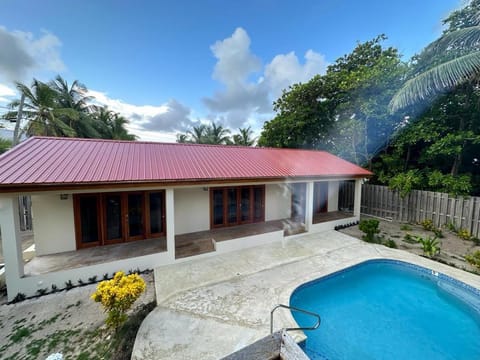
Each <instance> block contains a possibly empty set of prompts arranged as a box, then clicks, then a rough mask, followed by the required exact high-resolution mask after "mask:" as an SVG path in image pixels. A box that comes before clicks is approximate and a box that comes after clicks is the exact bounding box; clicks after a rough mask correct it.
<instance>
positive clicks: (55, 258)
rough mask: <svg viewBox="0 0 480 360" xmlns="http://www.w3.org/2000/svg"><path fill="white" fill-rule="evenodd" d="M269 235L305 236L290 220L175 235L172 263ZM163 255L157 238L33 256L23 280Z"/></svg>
mask: <svg viewBox="0 0 480 360" xmlns="http://www.w3.org/2000/svg"><path fill="white" fill-rule="evenodd" d="M351 217H352V213H349V212H343V211H336V212H330V213H325V214H317V215H316V216H315V218H314V223H315V224H319V223H325V222H330V221H335V220H341V219H347V218H351ZM272 232H277V233H278V232H281V234H282V236H291V235H297V234H302V233H305V232H306V229H305V226H304V224H301V223H295V222H293V221H292V220H291V219H282V220H273V221H267V222H263V223H255V224H245V225H238V226H232V227H228V228H219V229H211V230H206V231H198V232H192V233H188V234H182V235H176V236H175V259H184V258H188V257H191V256H196V255H202V254H207V253H211V252H215V251H216V246H217V243H221V242H226V241H230V240H235V239H241V238H247V237H252V236H255V235H262V234H267V233H272ZM166 251H167V241H166V238H165V237H160V238H157V239H146V240H141V241H135V242H128V243H123V244H114V245H108V246H103V247H95V248H87V249H80V250H75V251H68V252H63V253H58V254H50V255H40V256H34V257H33V258H32V259H31V260H29V261H28V262H26V263H25V266H24V273H25V275H26V276H34V275H40V274H46V273H50V272H56V271H62V270H68V269H76V268H81V267H85V266H92V265H97V264H102V263H105V262H114V261H117V260H123V259H129V258H136V257H140V256H145V255H150V254H154V253H161V252H166ZM125 270H127V271H128V270H135V269H125ZM83 280H86V279H83Z"/></svg>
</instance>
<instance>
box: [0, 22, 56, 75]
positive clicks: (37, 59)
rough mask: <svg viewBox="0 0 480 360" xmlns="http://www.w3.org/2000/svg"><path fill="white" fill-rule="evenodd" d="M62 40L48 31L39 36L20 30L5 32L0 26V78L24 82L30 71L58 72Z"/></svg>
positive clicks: (30, 73)
mask: <svg viewBox="0 0 480 360" xmlns="http://www.w3.org/2000/svg"><path fill="white" fill-rule="evenodd" d="M61 45H62V43H61V42H60V40H59V39H58V38H57V37H56V36H55V35H53V34H51V33H49V32H48V31H42V33H41V35H40V36H39V37H35V36H34V35H33V34H32V33H29V32H23V31H8V30H7V29H6V28H5V27H2V26H0V49H8V51H0V77H1V78H3V79H5V80H7V81H24V80H25V79H29V78H30V77H31V75H32V72H34V71H53V72H61V71H63V70H65V65H64V63H63V61H62V59H61V57H60V47H61Z"/></svg>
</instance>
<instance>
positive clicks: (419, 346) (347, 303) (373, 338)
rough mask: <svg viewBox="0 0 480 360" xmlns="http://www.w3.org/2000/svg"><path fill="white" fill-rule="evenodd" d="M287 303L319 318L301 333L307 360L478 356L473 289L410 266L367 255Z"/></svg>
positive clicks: (479, 308) (479, 331)
mask: <svg viewBox="0 0 480 360" xmlns="http://www.w3.org/2000/svg"><path fill="white" fill-rule="evenodd" d="M290 305H291V306H295V307H298V308H302V309H306V310H309V311H313V312H316V313H318V314H320V316H321V317H322V324H321V326H320V328H319V329H317V330H314V331H309V332H306V335H307V336H308V338H307V341H306V343H305V352H306V353H307V355H308V356H309V357H310V358H312V359H330V360H337V359H409V360H415V359H422V360H423V359H429V360H433V359H457V360H458V359H480V291H479V290H477V289H475V288H473V287H471V286H469V285H466V284H464V283H462V282H460V281H458V280H455V279H452V278H450V277H448V276H446V275H443V274H439V273H435V272H432V271H431V270H428V269H426V268H422V267H420V266H416V265H413V264H409V263H404V262H401V261H396V260H370V261H366V262H364V263H361V264H358V265H356V266H353V267H351V268H347V269H344V270H342V271H339V272H337V273H334V274H331V275H328V276H326V277H323V278H320V279H317V280H314V281H312V282H309V283H306V284H303V285H301V286H299V287H298V288H297V289H296V290H295V291H294V292H293V294H292V296H291V298H290ZM292 315H293V316H294V318H295V320H296V321H297V323H298V324H299V325H300V326H309V325H311V324H312V319H311V317H308V316H307V315H303V314H301V313H295V312H293V313H292Z"/></svg>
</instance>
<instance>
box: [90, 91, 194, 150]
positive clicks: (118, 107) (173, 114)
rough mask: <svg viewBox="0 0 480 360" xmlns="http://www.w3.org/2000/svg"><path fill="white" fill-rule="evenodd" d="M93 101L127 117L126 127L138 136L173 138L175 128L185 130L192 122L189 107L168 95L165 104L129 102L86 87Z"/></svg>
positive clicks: (159, 138) (173, 139)
mask: <svg viewBox="0 0 480 360" xmlns="http://www.w3.org/2000/svg"><path fill="white" fill-rule="evenodd" d="M87 95H88V96H93V97H94V98H95V100H94V103H96V104H97V105H102V106H108V108H109V109H110V110H112V111H114V112H118V113H120V114H121V115H123V116H124V117H125V118H127V119H128V120H130V124H129V125H128V126H127V128H128V130H129V131H130V132H132V133H133V134H135V135H137V136H139V137H140V139H141V140H152V141H166V142H174V141H175V139H176V133H177V132H185V131H186V130H188V129H189V128H190V126H191V125H192V124H193V123H192V121H191V119H190V113H191V110H190V108H188V107H186V106H185V105H182V104H181V103H179V102H178V101H176V100H174V99H172V100H169V101H168V102H167V103H165V104H161V105H158V106H153V105H133V104H129V103H126V102H124V101H123V100H120V99H112V98H110V97H109V96H108V95H107V94H106V93H104V92H101V91H95V90H88V92H87Z"/></svg>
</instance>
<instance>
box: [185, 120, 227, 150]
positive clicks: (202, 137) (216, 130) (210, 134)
mask: <svg viewBox="0 0 480 360" xmlns="http://www.w3.org/2000/svg"><path fill="white" fill-rule="evenodd" d="M229 134H230V130H229V129H226V128H224V127H223V126H222V125H220V124H217V123H215V122H212V123H211V124H208V125H206V124H200V125H198V126H194V127H193V128H192V130H189V131H187V132H186V133H185V134H182V133H179V134H177V142H179V143H193V144H217V145H219V144H224V145H229V144H231V140H230V136H229Z"/></svg>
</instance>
